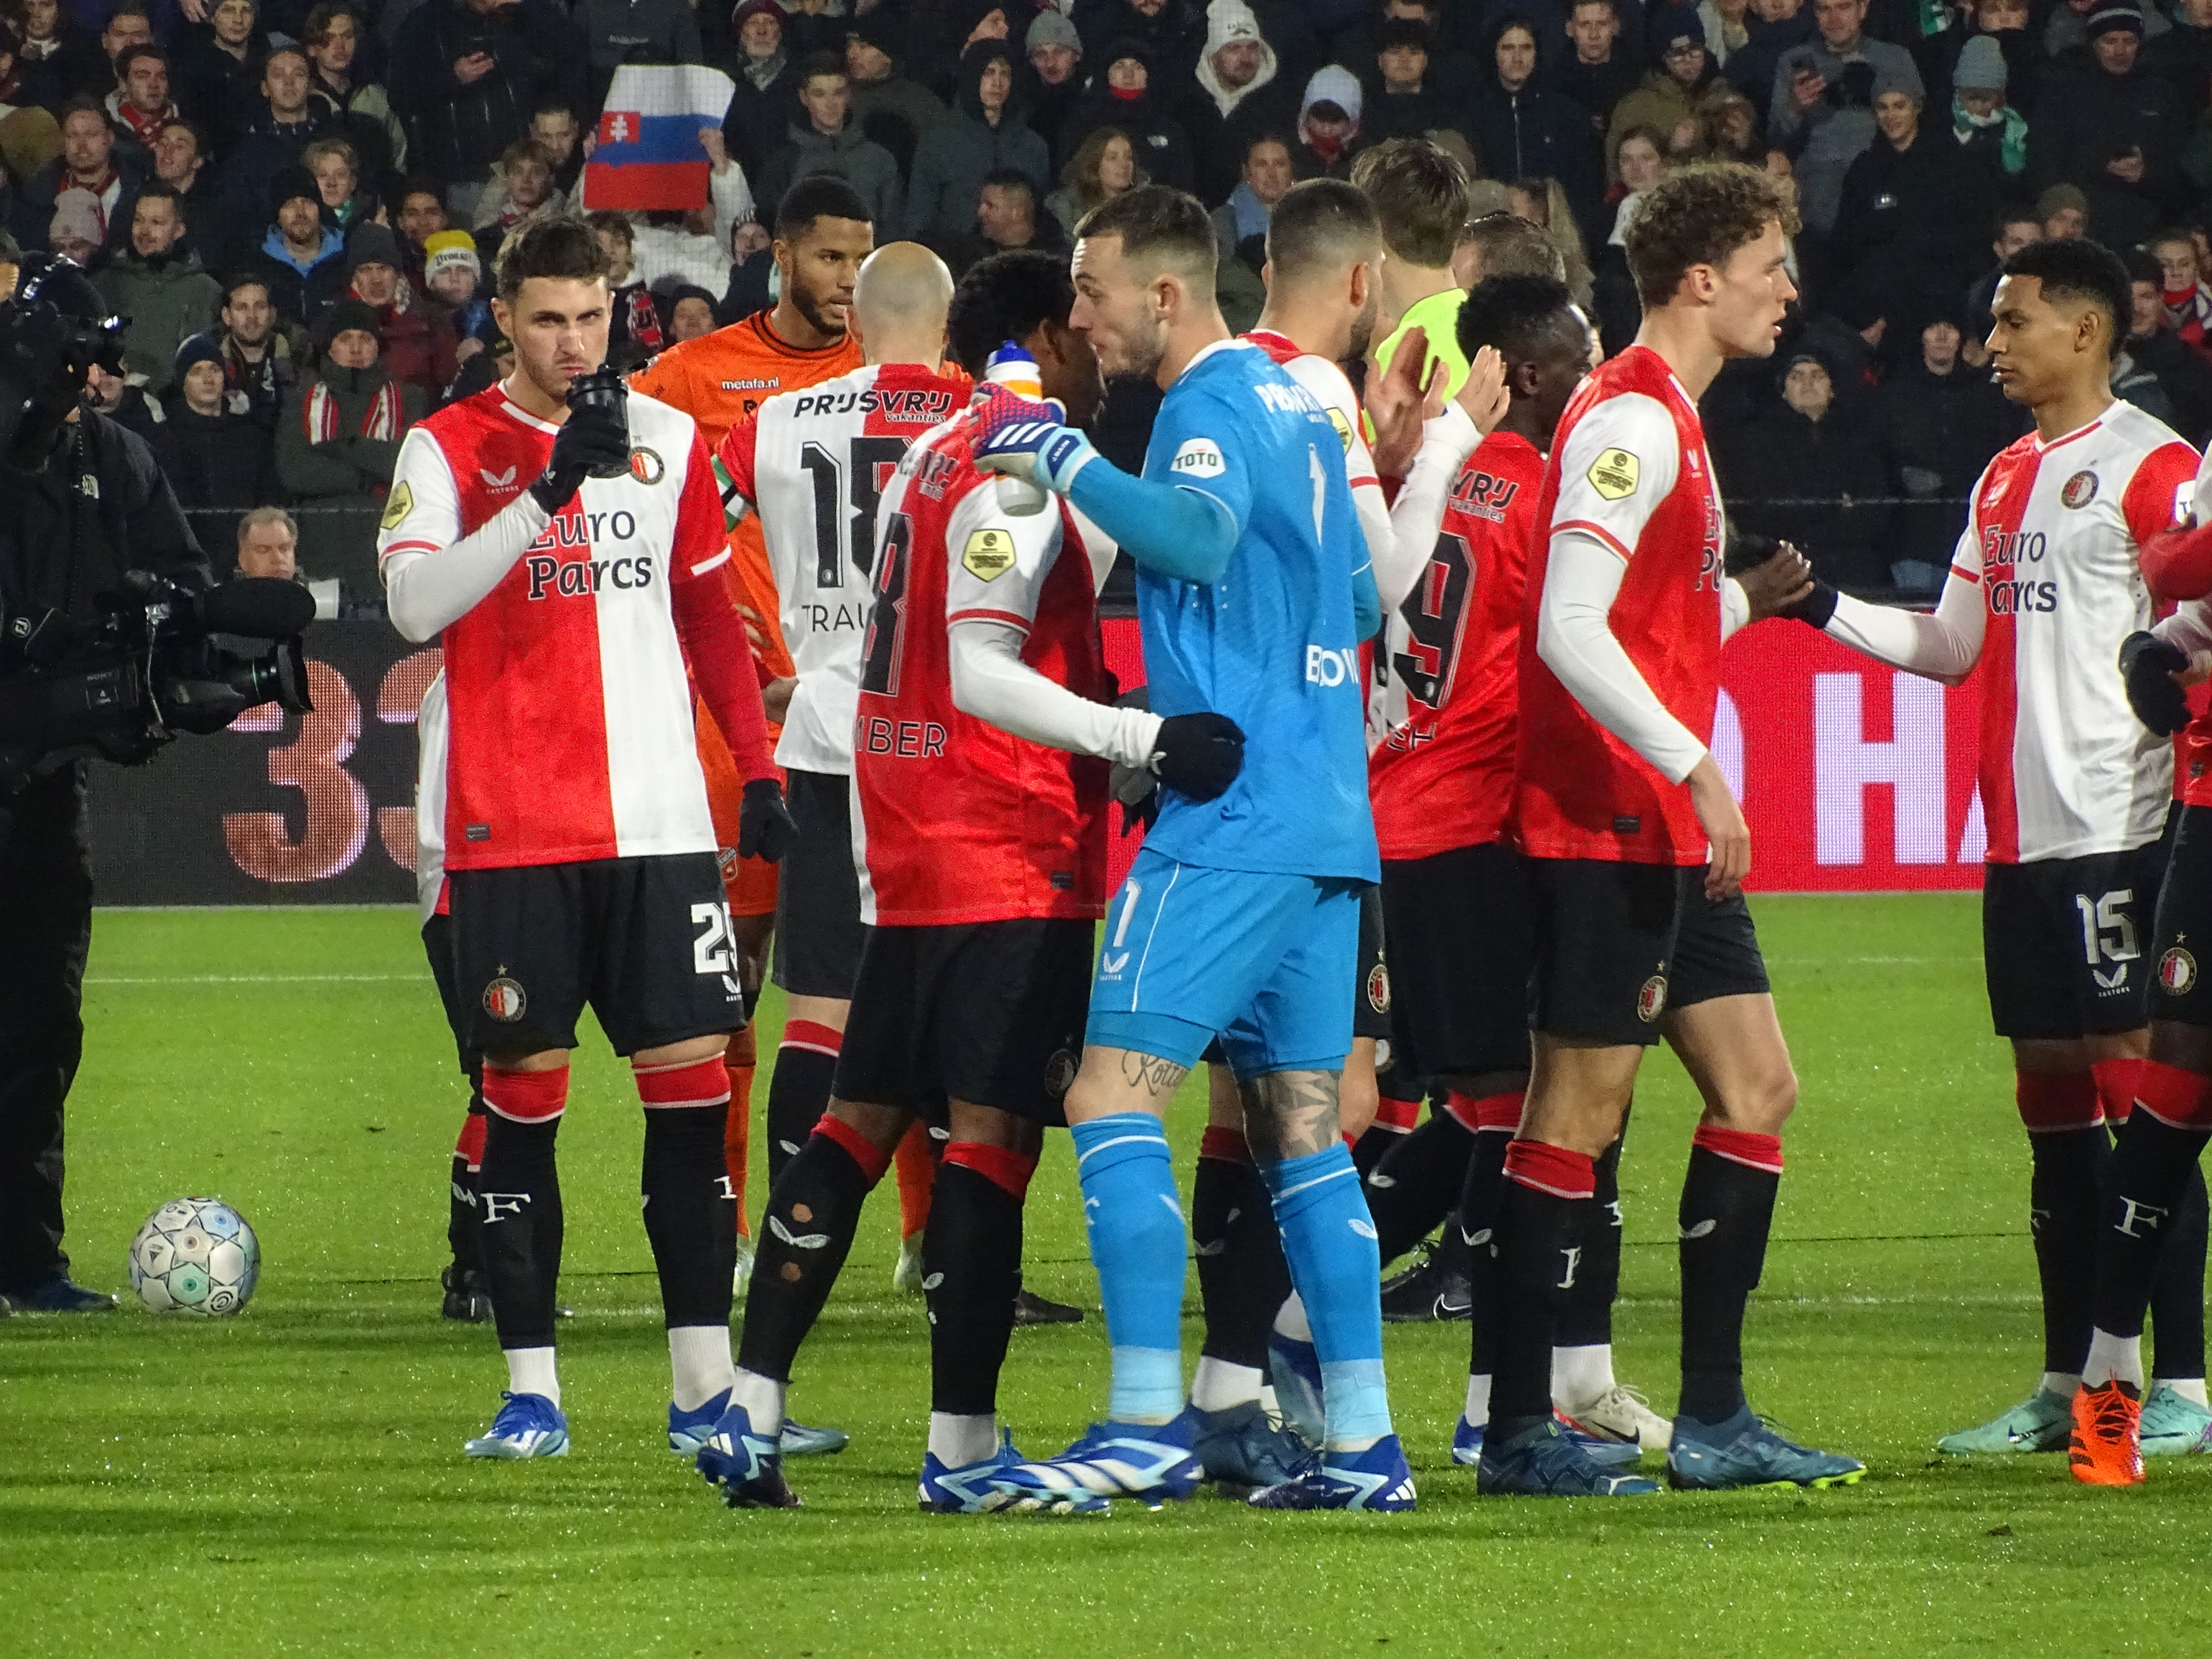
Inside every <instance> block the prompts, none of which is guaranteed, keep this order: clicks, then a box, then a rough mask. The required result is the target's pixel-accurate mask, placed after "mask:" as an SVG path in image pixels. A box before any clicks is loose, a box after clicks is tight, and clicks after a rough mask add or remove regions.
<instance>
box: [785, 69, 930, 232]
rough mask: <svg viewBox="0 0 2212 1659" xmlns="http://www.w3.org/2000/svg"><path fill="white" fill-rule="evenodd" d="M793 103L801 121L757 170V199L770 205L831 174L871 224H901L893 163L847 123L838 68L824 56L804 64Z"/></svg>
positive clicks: (847, 99)
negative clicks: (814, 176)
mask: <svg viewBox="0 0 2212 1659" xmlns="http://www.w3.org/2000/svg"><path fill="white" fill-rule="evenodd" d="M852 106H853V94H852V87H851V83H850V82H849V81H848V79H847V77H846V74H845V70H844V65H843V64H841V63H840V62H839V61H838V60H837V59H836V58H832V57H829V56H828V55H827V54H826V53H824V54H817V56H815V57H812V58H808V59H807V60H806V62H805V63H804V64H801V65H800V66H799V107H800V110H801V111H802V112H803V113H802V116H801V118H800V119H799V120H794V121H793V122H792V123H790V125H789V126H788V128H787V143H785V145H784V147H783V148H782V149H780V150H778V151H777V152H776V153H775V155H772V156H770V157H769V162H768V165H767V166H766V167H763V169H762V170H761V180H760V185H761V187H760V199H761V200H763V201H764V202H767V203H769V204H775V203H777V202H780V201H781V200H782V199H783V197H784V192H785V191H788V190H789V189H790V188H791V186H792V185H793V182H794V181H796V180H798V179H803V178H805V176H806V175H807V174H808V173H836V175H837V176H838V177H839V178H840V179H843V180H844V181H845V182H846V183H847V184H848V185H852V187H853V188H854V191H857V192H858V193H859V195H860V199H861V200H862V201H864V202H866V204H868V211H869V212H870V213H871V214H872V215H873V216H874V218H875V222H876V223H878V225H884V226H890V225H896V224H900V223H902V222H903V221H902V218H901V216H900V210H901V204H902V199H903V192H902V189H901V186H900V184H899V171H898V163H897V162H896V161H893V160H892V159H891V153H890V151H889V150H887V149H884V147H883V146H882V145H881V144H878V143H873V142H872V141H871V140H870V139H868V138H867V137H865V136H863V134H862V133H861V131H860V123H859V122H858V121H856V120H854V118H852Z"/></svg>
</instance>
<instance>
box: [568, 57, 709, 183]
mask: <svg viewBox="0 0 2212 1659" xmlns="http://www.w3.org/2000/svg"><path fill="white" fill-rule="evenodd" d="M736 93H737V84H736V83H735V82H732V80H731V79H730V77H729V76H726V75H725V74H723V73H722V71H721V70H718V69H708V68H706V67H705V66H704V65H702V64H624V65H623V67H622V68H620V69H618V70H616V71H615V75H614V81H613V82H612V83H611V85H610V86H609V87H608V88H607V101H606V106H605V113H603V114H602V115H601V116H600V117H599V131H598V133H597V134H596V135H595V136H596V137H597V140H598V142H597V143H595V144H594V145H593V147H592V157H591V160H590V161H587V162H586V164H585V167H584V205H585V206H586V208H590V209H599V208H613V209H616V210H620V211H623V212H626V213H643V212H649V211H652V210H656V209H677V210H680V209H684V208H696V207H704V206H705V205H706V204H707V169H708V161H707V152H706V149H705V148H704V147H703V146H702V145H701V143H699V129H700V128H702V127H717V128H719V127H720V125H722V118H723V116H724V115H726V114H727V113H728V112H729V108H730V100H731V99H732V97H733V96H735V95H736Z"/></svg>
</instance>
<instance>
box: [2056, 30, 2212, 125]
mask: <svg viewBox="0 0 2212 1659" xmlns="http://www.w3.org/2000/svg"><path fill="white" fill-rule="evenodd" d="M2022 9H2023V10H2024V9H2025V8H2024V7H2023V8H2022ZM2146 15H2148V14H2146ZM2142 61H2143V65H2144V67H2145V68H2147V69H2148V70H2150V72H2151V73H2152V74H2153V75H2155V76H2158V77H2159V78H2160V80H2162V81H2164V82H2166V85H2167V86H2168V87H2169V88H2172V92H2173V95H2174V100H2175V101H2176V102H2177V103H2179V105H2180V106H2181V108H2182V110H2183V111H2184V112H2185V113H2190V114H2196V115H2199V116H2201V115H2202V113H2203V103H2204V100H2205V94H2206V89H2207V88H2208V87H2212V0H2179V4H2177V5H2176V6H2175V7H2174V16H2173V27H2172V28H2171V29H2170V30H2168V31H2167V32H2166V33H2164V34H2161V35H2159V36H2157V37H2156V38H2154V39H2146V40H2145V41H2144V43H2143V56H2142ZM2200 125H2201V123H2200Z"/></svg>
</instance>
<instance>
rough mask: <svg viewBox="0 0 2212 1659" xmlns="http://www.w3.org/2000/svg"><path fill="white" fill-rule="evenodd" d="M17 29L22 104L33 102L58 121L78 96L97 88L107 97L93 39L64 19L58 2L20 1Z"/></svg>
mask: <svg viewBox="0 0 2212 1659" xmlns="http://www.w3.org/2000/svg"><path fill="white" fill-rule="evenodd" d="M18 27H19V29H20V31H21V36H22V46H21V52H20V55H19V58H18V62H17V70H18V72H19V73H20V74H21V76H22V77H23V90H22V101H23V102H24V103H26V104H35V105H36V106H38V107H40V109H43V110H45V111H46V112H47V113H48V114H49V115H52V116H54V117H55V118H57V119H58V118H59V117H60V115H61V111H62V106H64V104H66V103H68V102H69V100H70V99H71V98H74V97H76V95H77V94H78V93H80V92H82V91H84V90H86V89H88V88H98V90H99V93H100V96H101V97H103V98H104V97H106V95H107V87H106V83H105V82H103V81H102V79H101V78H100V71H101V70H102V68H103V67H104V66H105V64H106V62H107V59H106V56H105V55H104V54H103V53H102V52H100V40H99V39H98V37H97V36H95V35H93V34H91V33H88V32H87V31H86V30H84V29H82V28H80V27H77V25H76V22H75V21H72V20H70V19H69V18H66V17H64V15H62V9H61V0H23V6H22V10H21V14H20V15H19V21H18Z"/></svg>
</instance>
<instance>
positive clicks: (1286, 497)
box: [1137, 341, 1381, 881]
mask: <svg viewBox="0 0 2212 1659" xmlns="http://www.w3.org/2000/svg"><path fill="white" fill-rule="evenodd" d="M1145 477H1146V478H1147V479H1152V480H1155V481H1158V482H1161V483H1170V484H1174V485H1177V486H1179V487H1181V488H1182V489H1195V490H1200V491H1203V492H1204V493H1205V494H1206V495H1210V496H1212V498H1213V499H1214V500H1215V501H1218V502H1220V503H1221V505H1222V506H1223V507H1226V508H1227V509H1228V510H1229V513H1230V514H1231V517H1232V518H1234V520H1236V524H1237V545H1236V549H1235V550H1234V551H1233V552H1232V553H1231V555H1230V557H1229V564H1228V568H1226V569H1225V571H1223V573H1222V575H1221V579H1220V580H1218V581H1217V582H1215V583H1213V584H1212V586H1200V585H1199V584H1197V583H1194V582H1188V581H1182V580H1176V579H1175V578H1172V577H1167V576H1161V575H1157V574H1153V573H1152V572H1149V571H1147V570H1146V569H1145V568H1143V567H1142V566H1141V565H1139V567H1138V570H1137V617H1138V621H1139V624H1140V625H1141V626H1142V629H1143V630H1144V641H1145V673H1146V680H1147V682H1148V684H1149V686H1150V694H1151V700H1152V711H1153V712H1154V713H1155V714H1194V713H1196V712H1198V711H1200V710H1202V709H1212V710H1213V711H1214V712H1215V713H1217V714H1226V715H1227V716H1228V717H1229V718H1230V719H1231V720H1235V721H1236V722H1237V725H1238V726H1241V727H1243V732H1244V739H1245V748H1244V769H1243V773H1242V774H1241V775H1239V776H1238V777H1237V781H1236V782H1235V783H1233V784H1231V786H1230V787H1229V791H1228V793H1226V794H1225V795H1223V796H1221V797H1220V798H1219V799H1216V800H1211V801H1194V800H1192V799H1189V798H1188V796H1184V795H1181V794H1177V793H1175V792H1174V791H1172V790H1170V791H1166V792H1164V797H1163V799H1164V805H1163V806H1162V807H1161V810H1160V817H1159V822H1158V824H1156V825H1155V826H1154V827H1153V829H1152V833H1151V834H1150V836H1147V837H1146V844H1147V845H1148V846H1150V847H1152V848H1156V849H1157V850H1158V851H1159V852H1160V853H1163V854H1165V855H1167V856H1168V857H1170V858H1172V859H1175V860H1178V861H1179V862H1182V863H1184V864H1193V865H1200V866H1206V867H1207V868H1211V869H1219V870H1252V871H1265V872H1276V873H1280V874H1285V875H1303V876H1345V877H1352V878H1360V879H1364V880H1368V881H1373V880H1376V879H1377V878H1378V877H1379V875H1380V873H1381V872H1380V866H1378V864H1377V862H1376V850H1375V822H1374V818H1373V816H1372V815H1371V813H1370V811H1369V808H1368V803H1367V746H1366V738H1365V706H1364V697H1365V692H1366V687H1365V683H1364V678H1363V677H1362V675H1361V673H1360V668H1359V640H1358V625H1357V623H1356V622H1355V621H1354V617H1353V584H1354V582H1355V580H1358V581H1365V582H1371V581H1372V580H1373V578H1372V575H1371V574H1369V575H1365V576H1362V575H1361V574H1360V573H1361V572H1362V571H1364V570H1365V569H1366V568H1367V565H1368V557H1367V546H1366V541H1365V538H1364V536H1363V535H1362V534H1361V532H1360V529H1359V523H1358V518H1357V516H1356V515H1355V513H1353V510H1352V489H1351V485H1350V484H1349V483H1348V482H1347V481H1346V476H1345V471H1344V444H1343V441H1342V439H1341V438H1340V436H1339V435H1338V434H1337V431H1336V428H1334V426H1333V425H1332V424H1331V423H1330V422H1329V418H1328V413H1327V411H1326V410H1323V409H1322V405H1321V403H1320V401H1319V400H1318V399H1316V398H1315V397H1314V395H1313V394H1312V393H1311V392H1308V391H1307V390H1306V389H1305V388H1304V386H1300V385H1299V384H1298V383H1297V381H1296V380H1292V379H1291V377H1290V376H1289V375H1288V374H1285V373H1284V372H1283V371H1282V370H1281V369H1280V368H1277V367H1276V366H1275V364H1274V363H1273V362H1272V361H1271V360H1270V359H1269V358H1268V356H1267V354H1266V353H1265V352H1263V351H1261V350H1260V349H1258V348H1257V347H1255V346H1251V345H1248V344H1246V343H1243V342H1242V341H1230V342H1226V343H1222V344H1220V345H1216V346H1209V347H1208V348H1206V349H1205V350H1204V351H1202V352H1200V354H1199V355H1198V356H1197V357H1195V358H1194V359H1193V360H1192V362H1191V364H1190V366H1189V367H1188V368H1186V369H1185V370H1184V371H1183V373H1182V376H1181V377H1180V378H1179V379H1178V380H1176V383H1175V384H1174V385H1173V386H1170V387H1169V388H1168V392H1167V397H1166V398H1165V399H1164V401H1163V402H1162V404H1161V405H1160V411H1159V416H1158V419H1157V420H1156V421H1155V422H1153V425H1152V445H1151V447H1150V448H1149V449H1147V451H1146V454H1145Z"/></svg>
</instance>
